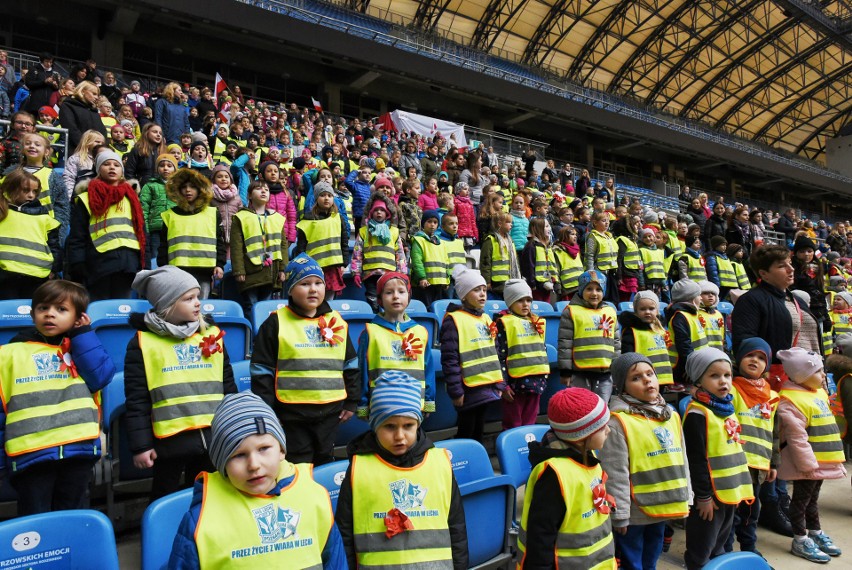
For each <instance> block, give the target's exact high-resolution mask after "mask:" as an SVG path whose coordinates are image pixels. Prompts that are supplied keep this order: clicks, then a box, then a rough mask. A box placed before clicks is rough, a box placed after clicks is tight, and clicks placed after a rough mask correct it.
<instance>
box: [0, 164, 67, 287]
mask: <svg viewBox="0 0 852 570" xmlns="http://www.w3.org/2000/svg"><path fill="white" fill-rule="evenodd" d="M40 188H41V181H40V180H39V179H38V178H37V177H36V176H34V175H33V174H30V173H29V172H27V171H26V170H24V169H23V168H16V169H15V170H13V171H12V172H11V173H10V174H8V175H7V176H6V177H5V178H4V179H3V183H2V184H0V299H22V298H26V297H28V296H29V295H30V294H31V292H32V291H33V290H35V289H36V288H37V287H38V286H39V285H41V284H42V283H44V282H45V281H46V280H47V279H49V278H50V277H53V276H55V275H56V274H57V273H59V272H60V271H61V270H62V258H61V253H62V250H61V248H60V245H59V220H57V219H55V218H53V217H51V216H50V215H49V214H48V210H47V208H46V207H45V206H44V205H43V204H42V203H41V202H39V201H38V195H39V190H40Z"/></svg>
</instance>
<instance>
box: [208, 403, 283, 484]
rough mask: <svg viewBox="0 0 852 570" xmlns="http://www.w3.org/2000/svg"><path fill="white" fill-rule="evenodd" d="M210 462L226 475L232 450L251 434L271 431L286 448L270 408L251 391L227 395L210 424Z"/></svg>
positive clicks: (278, 424) (278, 425)
mask: <svg viewBox="0 0 852 570" xmlns="http://www.w3.org/2000/svg"><path fill="white" fill-rule="evenodd" d="M210 432H211V433H210V449H209V453H210V461H212V462H213V465H215V466H216V470H217V471H219V473H221V474H222V476H223V477H227V476H228V474H227V473H226V472H225V466H226V465H227V464H228V459H230V458H231V455H232V454H233V453H234V451H235V450H236V449H237V448H238V447H239V446H240V444H241V443H242V442H243V440H244V439H245V438H247V437H249V436H250V435H263V434H267V433H268V434H270V435H271V436H273V437H274V438H275V439H277V440H278V443H280V444H281V448H282V449H287V439H286V437H285V436H284V428H282V427H281V423H280V422H279V421H278V418H277V417H276V416H275V412H273V411H272V408H270V407H269V405H267V404H266V402H264V401H263V400H261V399H260V397H259V396H257V395H255V394H253V393H252V392H240V393H238V394H226V395H225V397H224V398H222V401H221V402H219V405H218V406H217V407H216V412H215V413H214V414H213V423H212V424H210Z"/></svg>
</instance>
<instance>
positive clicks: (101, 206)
mask: <svg viewBox="0 0 852 570" xmlns="http://www.w3.org/2000/svg"><path fill="white" fill-rule="evenodd" d="M123 198H127V199H128V200H129V201H130V219H131V220H132V222H133V233H134V234H136V240H137V241H138V242H139V263H140V264H141V266H142V267H145V217H144V215H143V214H142V204H141V203H140V202H139V196H137V195H136V191H135V190H134V189H133V188H132V187H131V186H130V184H128V183H127V182H121V183H120V184H117V185H115V186H112V185H111V184H107V183H106V182H104V181H103V180H101V179H100V178H94V179H93V180H91V181H90V182H89V207H90V208H91V210H92V215H93V216H94V217H95V218H100V217H103V216H104V215H106V212H107V210H109V208H110V206H113V205H115V204H118V203H119V202H121V200H122V199H123ZM104 225H106V220H104Z"/></svg>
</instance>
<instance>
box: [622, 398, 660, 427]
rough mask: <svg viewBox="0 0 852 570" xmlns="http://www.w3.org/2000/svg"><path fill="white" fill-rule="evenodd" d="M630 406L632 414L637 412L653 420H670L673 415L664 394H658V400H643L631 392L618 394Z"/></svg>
mask: <svg viewBox="0 0 852 570" xmlns="http://www.w3.org/2000/svg"><path fill="white" fill-rule="evenodd" d="M618 397H619V398H621V399H622V400H624V402H625V403H626V404H627V405H628V406H629V407H630V413H631V414H637V415H642V416H645V417H646V418H650V419H652V420H662V421H668V419H669V418H671V417H672V411H671V408H669V407H668V406H667V405H666V401H665V400H664V399H663V397H662V396H659V395H658V396H657V401H656V402H643V401H642V400H638V399H636V398H634V397H633V396H630V395H629V394H621V395H620V396H618Z"/></svg>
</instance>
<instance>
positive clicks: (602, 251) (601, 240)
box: [589, 230, 618, 272]
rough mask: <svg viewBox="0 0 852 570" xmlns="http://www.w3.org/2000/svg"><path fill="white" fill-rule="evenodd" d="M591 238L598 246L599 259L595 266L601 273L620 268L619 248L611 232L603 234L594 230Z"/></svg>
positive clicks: (590, 234)
mask: <svg viewBox="0 0 852 570" xmlns="http://www.w3.org/2000/svg"><path fill="white" fill-rule="evenodd" d="M589 237H590V238H592V239H594V240H595V241H596V242H597V244H598V250H597V251H598V259H597V263H596V264H595V265H596V266H597V268H598V269H599V270H600V271H603V272H606V271H609V270H610V269H615V268H616V267H618V259H617V255H618V246H617V245H615V240H614V239H612V235H611V234H610V233H609V232H606V233H605V234H602V233H601V232H599V231H598V230H592V231H591V233H589Z"/></svg>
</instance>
